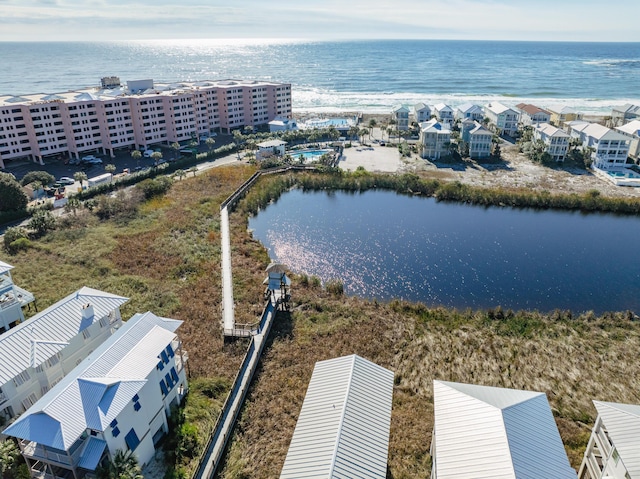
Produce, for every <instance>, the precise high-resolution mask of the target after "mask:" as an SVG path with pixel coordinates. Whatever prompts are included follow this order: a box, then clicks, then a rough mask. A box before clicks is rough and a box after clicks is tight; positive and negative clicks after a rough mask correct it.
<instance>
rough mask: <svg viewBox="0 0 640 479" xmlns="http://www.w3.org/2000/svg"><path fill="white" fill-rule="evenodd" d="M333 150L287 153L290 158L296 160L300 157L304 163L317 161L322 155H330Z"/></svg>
mask: <svg viewBox="0 0 640 479" xmlns="http://www.w3.org/2000/svg"><path fill="white" fill-rule="evenodd" d="M332 151H333V150H298V151H289V152H288V153H289V154H290V155H291V157H292V158H294V159H298V158H300V156H302V157H303V158H304V159H305V161H314V160H319V159H320V157H321V156H322V155H324V154H327V153H331V152H332Z"/></svg>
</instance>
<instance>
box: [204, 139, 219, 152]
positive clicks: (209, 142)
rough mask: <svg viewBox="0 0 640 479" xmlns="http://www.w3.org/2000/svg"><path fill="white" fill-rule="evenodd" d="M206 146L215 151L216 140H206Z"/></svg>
mask: <svg viewBox="0 0 640 479" xmlns="http://www.w3.org/2000/svg"><path fill="white" fill-rule="evenodd" d="M205 144H206V145H207V149H208V150H209V151H211V150H212V149H213V145H215V144H216V140H215V139H213V138H211V137H209V138H207V139H206V140H205Z"/></svg>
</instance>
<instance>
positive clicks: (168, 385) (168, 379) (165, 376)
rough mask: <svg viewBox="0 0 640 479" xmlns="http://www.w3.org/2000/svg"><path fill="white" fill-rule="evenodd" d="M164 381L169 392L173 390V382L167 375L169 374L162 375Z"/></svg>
mask: <svg viewBox="0 0 640 479" xmlns="http://www.w3.org/2000/svg"><path fill="white" fill-rule="evenodd" d="M164 379H165V380H166V381H167V387H168V388H169V389H170V390H171V389H173V380H172V379H171V376H170V375H169V373H167V374H165V375H164Z"/></svg>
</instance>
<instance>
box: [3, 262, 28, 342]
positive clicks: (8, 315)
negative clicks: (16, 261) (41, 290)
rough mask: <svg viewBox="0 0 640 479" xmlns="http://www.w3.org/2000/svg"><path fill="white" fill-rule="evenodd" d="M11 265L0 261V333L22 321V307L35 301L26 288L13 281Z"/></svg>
mask: <svg viewBox="0 0 640 479" xmlns="http://www.w3.org/2000/svg"><path fill="white" fill-rule="evenodd" d="M12 269H13V266H11V265H10V264H8V263H5V262H4V261H0V333H2V332H4V331H6V330H8V329H10V328H13V327H14V326H15V325H16V324H18V323H21V322H22V321H24V314H23V313H22V308H23V307H24V306H28V305H29V304H31V303H33V302H35V300H36V299H35V297H34V296H33V294H31V293H30V292H29V291H27V290H26V289H22V288H20V287H19V286H17V285H15V284H14V283H13V279H12V278H11V270H12Z"/></svg>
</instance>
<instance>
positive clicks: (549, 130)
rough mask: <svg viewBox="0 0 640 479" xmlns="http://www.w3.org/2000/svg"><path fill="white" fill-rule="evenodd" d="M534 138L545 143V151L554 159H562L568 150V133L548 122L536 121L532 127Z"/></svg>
mask: <svg viewBox="0 0 640 479" xmlns="http://www.w3.org/2000/svg"><path fill="white" fill-rule="evenodd" d="M533 138H534V140H542V141H543V142H544V143H545V145H547V149H546V152H547V153H549V155H551V157H552V158H553V159H554V160H555V161H564V159H565V158H566V156H567V151H568V150H569V138H570V137H569V135H568V134H567V133H566V132H565V131H563V130H561V129H559V128H556V127H555V126H553V125H550V124H549V123H538V124H536V125H535V126H534V127H533Z"/></svg>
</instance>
